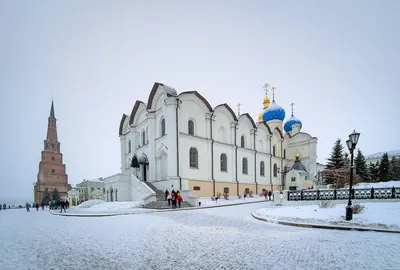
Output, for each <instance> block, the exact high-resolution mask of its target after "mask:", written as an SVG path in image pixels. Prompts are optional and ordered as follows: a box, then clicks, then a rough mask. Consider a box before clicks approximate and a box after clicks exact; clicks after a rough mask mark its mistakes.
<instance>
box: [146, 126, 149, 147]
mask: <svg viewBox="0 0 400 270" xmlns="http://www.w3.org/2000/svg"><path fill="white" fill-rule="evenodd" d="M148 143H149V127H146V144H148Z"/></svg>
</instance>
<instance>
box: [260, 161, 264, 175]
mask: <svg viewBox="0 0 400 270" xmlns="http://www.w3.org/2000/svg"><path fill="white" fill-rule="evenodd" d="M260 176H265V164H264V161H261V162H260Z"/></svg>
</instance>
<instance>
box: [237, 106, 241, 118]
mask: <svg viewBox="0 0 400 270" xmlns="http://www.w3.org/2000/svg"><path fill="white" fill-rule="evenodd" d="M240 105H241V104H240V103H238V105H237V107H238V115H240Z"/></svg>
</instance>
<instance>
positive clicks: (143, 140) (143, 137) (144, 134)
mask: <svg viewBox="0 0 400 270" xmlns="http://www.w3.org/2000/svg"><path fill="white" fill-rule="evenodd" d="M145 144H146V131H144V130H143V131H142V145H145Z"/></svg>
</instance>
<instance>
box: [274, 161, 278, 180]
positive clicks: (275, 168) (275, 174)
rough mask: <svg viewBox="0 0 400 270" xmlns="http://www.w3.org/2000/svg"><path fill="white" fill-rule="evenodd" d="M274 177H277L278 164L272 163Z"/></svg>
mask: <svg viewBox="0 0 400 270" xmlns="http://www.w3.org/2000/svg"><path fill="white" fill-rule="evenodd" d="M274 177H278V166H277V165H276V163H275V164H274Z"/></svg>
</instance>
